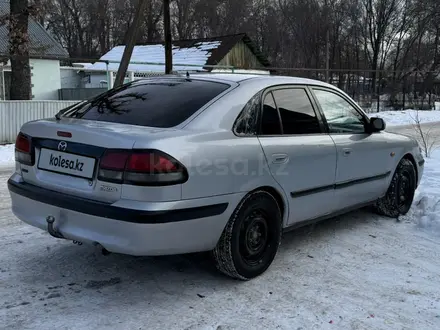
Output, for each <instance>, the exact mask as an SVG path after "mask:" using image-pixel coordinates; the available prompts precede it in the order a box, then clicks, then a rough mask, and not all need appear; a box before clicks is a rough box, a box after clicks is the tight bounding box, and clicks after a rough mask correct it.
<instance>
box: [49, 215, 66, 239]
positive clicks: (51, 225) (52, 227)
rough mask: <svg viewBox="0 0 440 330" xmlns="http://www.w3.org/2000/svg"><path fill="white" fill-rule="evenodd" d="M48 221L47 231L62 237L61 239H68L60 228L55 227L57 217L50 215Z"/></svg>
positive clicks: (56, 236)
mask: <svg viewBox="0 0 440 330" xmlns="http://www.w3.org/2000/svg"><path fill="white" fill-rule="evenodd" d="M46 222H47V231H48V232H49V234H50V235H51V236H53V237H55V238H61V239H66V238H65V237H64V236H63V234H61V233H60V232H59V231H58V230H56V229H55V227H54V226H53V224H54V223H55V217H53V216H51V215H49V216H48V217H47V218H46Z"/></svg>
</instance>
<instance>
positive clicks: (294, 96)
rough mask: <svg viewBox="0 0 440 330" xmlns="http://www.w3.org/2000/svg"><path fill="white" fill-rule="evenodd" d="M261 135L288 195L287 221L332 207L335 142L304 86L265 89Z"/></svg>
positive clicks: (275, 174) (273, 171) (314, 215)
mask: <svg viewBox="0 0 440 330" xmlns="http://www.w3.org/2000/svg"><path fill="white" fill-rule="evenodd" d="M259 140H260V143H261V145H262V147H263V150H264V153H265V156H266V158H267V161H268V164H269V168H270V171H271V174H272V175H273V177H274V178H275V180H276V181H277V182H278V183H279V184H280V185H281V186H282V188H283V189H284V191H285V193H286V195H287V196H289V197H290V201H289V206H290V207H289V223H288V224H289V225H293V224H294V223H297V222H301V221H305V220H309V219H313V218H317V217H320V216H323V215H326V214H329V213H331V212H332V211H333V205H334V200H335V196H334V189H333V185H334V182H335V172H336V147H335V144H334V142H333V140H332V139H331V138H330V136H329V135H328V134H326V133H324V132H323V125H322V123H321V120H320V117H319V113H317V112H316V111H315V110H314V107H313V105H312V101H311V98H310V95H309V92H308V90H307V89H306V88H305V87H302V86H289V87H286V86H283V87H278V88H274V89H270V90H268V91H266V93H265V95H264V96H263V115H262V120H261V128H260V134H259Z"/></svg>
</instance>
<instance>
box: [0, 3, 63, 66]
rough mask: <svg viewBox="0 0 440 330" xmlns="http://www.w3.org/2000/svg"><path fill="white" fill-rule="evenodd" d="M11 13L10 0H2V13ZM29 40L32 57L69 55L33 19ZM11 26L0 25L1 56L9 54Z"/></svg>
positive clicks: (30, 20) (0, 6)
mask: <svg viewBox="0 0 440 330" xmlns="http://www.w3.org/2000/svg"><path fill="white" fill-rule="evenodd" d="M7 14H9V1H8V0H0V15H7ZM28 28H29V40H30V43H31V47H30V55H31V57H37V56H47V57H63V58H66V57H69V54H68V52H67V51H66V50H65V49H64V48H63V47H62V46H61V45H60V44H59V43H58V42H57V41H56V40H55V39H54V38H53V37H52V36H51V35H50V34H49V32H48V31H46V30H45V29H44V28H43V27H42V26H41V25H40V24H38V23H37V22H36V21H34V20H33V19H29V27H28ZM8 34H9V27H8V26H7V25H0V56H8V54H9V36H8Z"/></svg>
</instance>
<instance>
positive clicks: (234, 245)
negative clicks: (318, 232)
mask: <svg viewBox="0 0 440 330" xmlns="http://www.w3.org/2000/svg"><path fill="white" fill-rule="evenodd" d="M281 227H282V218H281V212H280V208H279V206H278V203H277V201H276V199H275V198H274V197H273V196H272V195H271V194H270V193H268V192H266V191H256V192H253V193H250V194H249V195H247V196H246V197H245V198H244V199H243V200H242V201H241V202H240V204H239V205H238V207H237V208H236V209H235V211H234V213H233V214H232V216H231V218H230V219H229V222H228V224H227V225H226V227H225V229H224V231H223V233H222V236H221V238H220V240H219V242H218V244H217V246H216V248H215V249H214V251H213V257H214V261H215V263H216V266H217V269H218V270H220V271H221V272H222V273H224V274H226V275H228V276H230V277H233V278H236V279H240V280H249V279H251V278H254V277H257V276H259V275H261V274H262V273H264V272H265V271H266V270H267V268H269V266H270V265H271V263H272V261H273V260H274V258H275V255H276V254H277V251H278V246H279V245H280V242H281V233H282V230H281Z"/></svg>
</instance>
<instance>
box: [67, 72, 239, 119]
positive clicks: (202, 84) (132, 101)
mask: <svg viewBox="0 0 440 330" xmlns="http://www.w3.org/2000/svg"><path fill="white" fill-rule="evenodd" d="M229 87H230V86H229V85H227V84H222V83H217V82H210V81H200V80H186V79H154V80H147V81H145V80H143V81H135V82H133V83H131V84H128V85H125V86H123V87H122V88H120V89H116V90H113V91H111V92H109V93H108V94H107V93H106V94H103V95H102V96H100V97H98V98H97V99H95V100H93V101H91V102H87V103H86V104H82V105H81V106H80V107H78V108H76V109H74V110H70V111H68V112H67V113H66V114H65V115H64V116H65V117H72V118H82V119H88V120H96V121H105V122H113V123H121V124H130V125H140V126H149V127H173V126H176V125H179V124H181V123H182V122H183V121H185V120H186V119H188V118H189V117H190V116H191V115H193V114H194V113H195V112H196V111H197V110H199V109H200V108H201V107H203V106H204V105H205V104H206V103H208V102H209V101H211V100H212V99H214V98H215V97H217V96H218V95H219V94H221V93H223V92H224V91H225V90H227V89H228V88H229Z"/></svg>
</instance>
